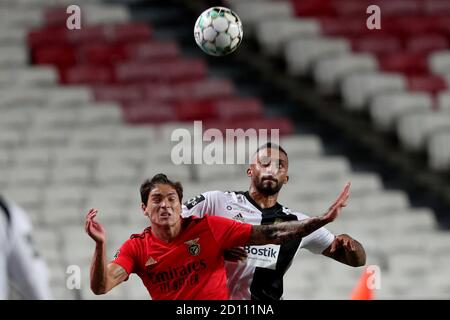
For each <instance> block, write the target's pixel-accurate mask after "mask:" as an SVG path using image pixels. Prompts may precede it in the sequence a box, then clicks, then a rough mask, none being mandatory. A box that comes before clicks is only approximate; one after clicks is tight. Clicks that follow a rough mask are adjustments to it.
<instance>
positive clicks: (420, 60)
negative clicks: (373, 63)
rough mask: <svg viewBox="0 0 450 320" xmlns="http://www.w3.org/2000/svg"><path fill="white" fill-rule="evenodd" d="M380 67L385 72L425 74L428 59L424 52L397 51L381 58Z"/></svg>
mask: <svg viewBox="0 0 450 320" xmlns="http://www.w3.org/2000/svg"><path fill="white" fill-rule="evenodd" d="M379 65H380V69H381V70H383V71H385V72H400V73H403V74H413V75H414V74H424V73H426V72H427V71H428V70H427V59H426V55H425V54H423V53H420V52H419V53H416V52H412V51H407V52H395V53H390V54H386V55H384V56H382V57H381V58H379Z"/></svg>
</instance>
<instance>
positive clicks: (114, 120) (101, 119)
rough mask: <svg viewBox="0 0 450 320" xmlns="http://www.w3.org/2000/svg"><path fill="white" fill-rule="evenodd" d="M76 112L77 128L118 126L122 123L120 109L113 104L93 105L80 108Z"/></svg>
mask: <svg viewBox="0 0 450 320" xmlns="http://www.w3.org/2000/svg"><path fill="white" fill-rule="evenodd" d="M77 112H78V117H79V118H78V126H79V127H80V128H81V127H83V126H84V127H90V126H108V125H113V126H118V127H119V126H120V125H121V123H122V109H121V108H120V106H119V105H117V104H115V103H95V104H86V105H83V106H80V107H79V109H77Z"/></svg>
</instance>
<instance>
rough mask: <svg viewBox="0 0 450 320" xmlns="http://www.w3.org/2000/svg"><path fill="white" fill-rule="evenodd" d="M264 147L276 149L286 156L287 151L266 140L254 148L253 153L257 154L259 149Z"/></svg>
mask: <svg viewBox="0 0 450 320" xmlns="http://www.w3.org/2000/svg"><path fill="white" fill-rule="evenodd" d="M264 149H278V151H280V152H282V153H284V154H285V155H286V157H287V156H288V154H287V152H286V151H285V150H284V149H283V148H282V147H281V146H280V145H278V144H276V143H274V142H267V143H265V144H263V145H262V146H260V147H259V148H258V149H257V150H256V152H255V154H257V153H258V152H259V151H261V150H264Z"/></svg>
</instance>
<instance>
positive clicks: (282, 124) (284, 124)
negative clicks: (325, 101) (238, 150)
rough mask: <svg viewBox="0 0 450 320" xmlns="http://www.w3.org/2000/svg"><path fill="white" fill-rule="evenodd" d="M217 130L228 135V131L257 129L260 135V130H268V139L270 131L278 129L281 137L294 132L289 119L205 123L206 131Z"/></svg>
mask: <svg viewBox="0 0 450 320" xmlns="http://www.w3.org/2000/svg"><path fill="white" fill-rule="evenodd" d="M210 128H216V129H219V130H220V131H222V132H223V133H226V129H243V130H247V129H255V130H256V131H257V133H258V130H260V129H267V130H268V131H267V133H268V137H269V138H270V129H278V130H279V134H280V136H283V135H289V134H292V133H293V132H294V126H293V124H292V122H291V121H290V120H289V119H287V118H259V119H247V120H240V121H238V120H233V121H223V120H220V121H217V120H213V121H205V123H204V129H205V130H206V129H210Z"/></svg>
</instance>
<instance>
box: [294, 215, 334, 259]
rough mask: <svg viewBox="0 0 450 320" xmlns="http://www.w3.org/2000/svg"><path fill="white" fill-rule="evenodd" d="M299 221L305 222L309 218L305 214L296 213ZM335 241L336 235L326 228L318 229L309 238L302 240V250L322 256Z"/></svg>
mask: <svg viewBox="0 0 450 320" xmlns="http://www.w3.org/2000/svg"><path fill="white" fill-rule="evenodd" d="M295 215H296V216H297V217H298V220H304V219H307V218H309V217H308V216H307V215H305V214H303V213H295ZM333 240H334V234H332V233H331V232H330V231H329V230H328V229H325V228H324V227H322V228H319V229H317V230H316V231H314V232H312V233H311V234H309V235H308V236H306V237H304V238H303V239H302V242H301V243H300V248H304V249H307V250H308V251H310V252H312V253H315V254H321V253H322V252H323V251H324V250H325V249H326V248H328V247H329V246H330V245H331V243H332V242H333Z"/></svg>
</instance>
